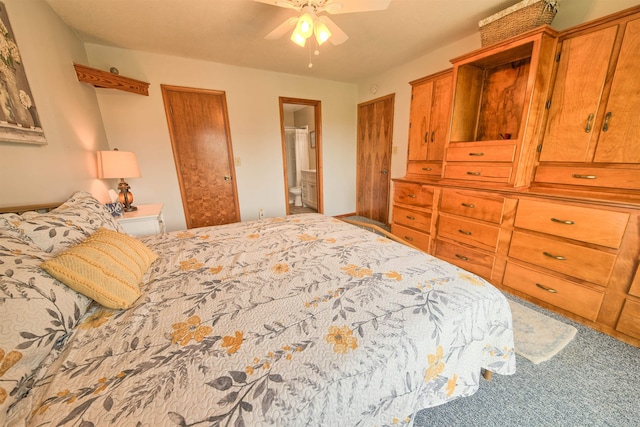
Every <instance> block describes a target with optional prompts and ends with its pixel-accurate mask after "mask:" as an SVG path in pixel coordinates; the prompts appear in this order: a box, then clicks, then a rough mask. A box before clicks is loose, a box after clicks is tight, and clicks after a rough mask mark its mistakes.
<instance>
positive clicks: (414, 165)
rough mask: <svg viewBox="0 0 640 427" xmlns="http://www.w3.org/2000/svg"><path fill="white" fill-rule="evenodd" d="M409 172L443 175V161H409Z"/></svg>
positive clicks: (413, 173) (412, 173) (411, 173)
mask: <svg viewBox="0 0 640 427" xmlns="http://www.w3.org/2000/svg"><path fill="white" fill-rule="evenodd" d="M407 173H408V174H410V175H428V176H438V177H439V176H441V175H442V163H430V162H420V161H409V162H407Z"/></svg>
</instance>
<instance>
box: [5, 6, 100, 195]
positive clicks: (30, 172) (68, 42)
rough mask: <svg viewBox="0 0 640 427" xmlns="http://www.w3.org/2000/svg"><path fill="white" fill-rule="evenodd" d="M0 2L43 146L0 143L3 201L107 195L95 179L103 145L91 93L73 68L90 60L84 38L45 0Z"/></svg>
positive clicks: (96, 108) (94, 98)
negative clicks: (78, 193) (81, 192)
mask: <svg viewBox="0 0 640 427" xmlns="http://www.w3.org/2000/svg"><path fill="white" fill-rule="evenodd" d="M3 3H4V5H5V6H6V8H7V13H8V14H9V22H10V23H11V26H12V28H13V33H14V36H15V38H16V41H17V43H18V48H19V49H20V53H21V56H22V61H23V65H24V67H25V70H26V73H27V79H28V80H29V86H30V87H31V92H32V95H33V101H34V103H35V105H36V107H37V109H38V112H39V116H40V121H41V122H42V128H43V130H44V133H45V137H46V138H47V142H48V144H47V145H44V146H33V145H26V144H15V143H6V142H0V206H17V205H27V204H34V203H52V202H60V201H64V200H65V199H66V198H67V197H68V196H69V195H71V193H73V192H74V191H75V190H86V191H91V192H93V193H94V194H106V193H105V191H106V190H105V188H106V187H105V183H104V182H102V181H101V180H98V179H96V169H95V152H96V151H97V150H101V149H108V143H107V139H106V134H105V132H104V127H103V125H102V118H101V116H100V111H99V108H98V103H97V100H96V94H95V90H94V89H93V88H92V87H91V86H89V85H86V84H83V83H79V82H78V79H77V77H76V74H75V71H74V68H73V63H74V62H79V63H86V62H87V55H86V52H85V49H84V45H83V43H82V42H80V40H79V39H78V38H77V37H76V36H75V34H74V33H73V32H71V30H69V28H68V27H67V26H66V25H65V24H64V23H63V22H62V21H61V20H60V18H59V17H58V16H57V15H56V14H54V13H53V11H52V10H51V8H49V6H48V5H47V4H46V3H45V2H41V1H25V0H3ZM105 201H106V200H105Z"/></svg>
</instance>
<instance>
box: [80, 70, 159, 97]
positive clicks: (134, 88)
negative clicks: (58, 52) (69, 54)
mask: <svg viewBox="0 0 640 427" xmlns="http://www.w3.org/2000/svg"><path fill="white" fill-rule="evenodd" d="M73 67H74V68H75V69H76V74H77V76H78V80H79V81H81V82H85V83H89V84H90V85H93V86H95V87H102V88H108V89H118V90H124V91H126V92H132V93H137V94H138V95H145V96H149V83H146V82H142V81H140V80H136V79H132V78H129V77H123V76H121V75H119V74H113V73H110V72H108V71H102V70H97V69H95V68H91V67H87V66H85V65H80V64H73Z"/></svg>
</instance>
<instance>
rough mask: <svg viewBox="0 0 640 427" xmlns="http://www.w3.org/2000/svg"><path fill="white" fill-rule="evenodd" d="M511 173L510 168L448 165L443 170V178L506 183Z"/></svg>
mask: <svg viewBox="0 0 640 427" xmlns="http://www.w3.org/2000/svg"><path fill="white" fill-rule="evenodd" d="M511 171H512V168H511V166H483V165H478V164H465V165H457V164H453V163H449V164H447V165H446V166H445V168H444V177H445V178H448V179H464V180H465V181H483V182H499V183H508V182H509V179H510V178H511Z"/></svg>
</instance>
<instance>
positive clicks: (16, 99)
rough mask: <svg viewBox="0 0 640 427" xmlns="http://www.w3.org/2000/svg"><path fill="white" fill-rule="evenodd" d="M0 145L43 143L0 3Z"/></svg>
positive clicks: (13, 40)
mask: <svg viewBox="0 0 640 427" xmlns="http://www.w3.org/2000/svg"><path fill="white" fill-rule="evenodd" d="M0 33H2V34H0V142H18V143H25V144H46V143H47V140H46V139H45V137H44V131H43V130H42V125H41V124H40V119H39V117H38V110H37V109H36V104H35V103H34V101H33V96H32V95H31V89H30V88H29V82H28V81H27V75H26V73H25V71H24V66H23V64H22V57H21V56H20V50H19V49H18V45H17V44H16V39H15V37H14V35H13V30H12V29H11V24H10V23H9V17H8V15H7V9H6V7H5V5H4V3H1V2H0Z"/></svg>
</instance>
